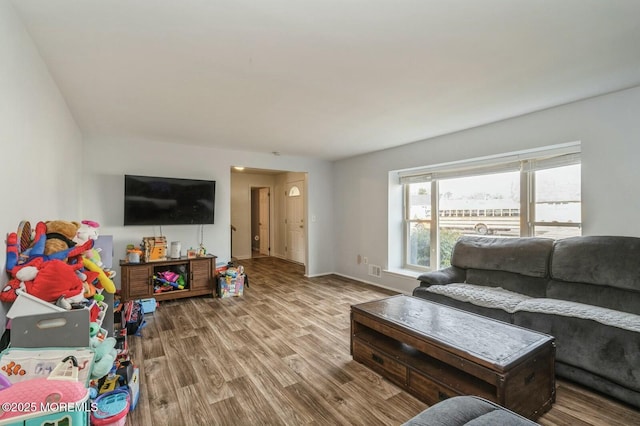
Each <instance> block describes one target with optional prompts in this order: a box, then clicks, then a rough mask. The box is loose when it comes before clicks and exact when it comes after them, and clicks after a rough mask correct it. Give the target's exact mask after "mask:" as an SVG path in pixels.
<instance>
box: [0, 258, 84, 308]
mask: <svg viewBox="0 0 640 426" xmlns="http://www.w3.org/2000/svg"><path fill="white" fill-rule="evenodd" d="M12 274H13V275H14V278H13V279H11V280H9V282H8V283H7V285H6V286H5V287H4V289H3V290H2V292H0V300H2V301H4V302H13V301H15V300H16V298H17V297H18V296H17V293H16V291H17V290H18V289H22V290H24V291H25V292H27V293H29V294H31V295H32V296H35V297H37V298H39V299H42V300H44V301H46V302H52V303H53V302H56V301H57V300H58V299H59V298H60V297H61V296H63V297H64V298H65V299H69V303H73V302H76V301H78V295H80V298H81V297H82V294H83V293H84V287H83V282H82V281H81V280H80V278H78V275H77V274H76V268H75V267H74V266H73V265H69V264H67V263H65V262H63V261H61V260H49V261H47V262H45V261H44V259H42V258H35V259H33V260H32V261H30V262H29V263H27V264H24V265H21V266H17V267H15V268H14V269H13V271H12Z"/></svg>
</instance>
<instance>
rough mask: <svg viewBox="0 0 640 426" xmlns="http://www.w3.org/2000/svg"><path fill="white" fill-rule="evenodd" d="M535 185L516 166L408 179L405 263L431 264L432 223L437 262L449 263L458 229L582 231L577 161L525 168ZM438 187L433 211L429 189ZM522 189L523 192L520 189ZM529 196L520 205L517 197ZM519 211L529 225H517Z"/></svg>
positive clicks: (511, 233)
mask: <svg viewBox="0 0 640 426" xmlns="http://www.w3.org/2000/svg"><path fill="white" fill-rule="evenodd" d="M530 173H531V174H532V176H531V178H532V182H533V185H531V186H530V187H532V188H535V189H534V191H532V192H533V193H532V194H528V193H527V192H526V191H527V189H528V187H529V186H528V185H521V182H520V180H521V179H523V178H526V176H527V174H523V173H520V172H519V171H514V172H507V173H495V174H486V175H478V176H470V177H461V178H452V179H441V180H439V181H438V182H437V185H432V183H431V182H421V183H410V184H407V186H408V191H407V201H408V206H407V208H408V211H407V213H409V214H408V218H407V220H408V225H409V226H408V235H407V237H408V252H407V263H408V264H409V265H415V266H419V267H426V268H429V267H431V266H432V265H431V262H432V260H431V257H432V252H431V239H432V237H433V233H432V232H431V229H432V227H437V230H438V239H439V243H440V244H439V247H438V250H439V254H440V256H439V257H440V265H439V267H444V266H448V264H449V258H450V255H451V249H452V248H453V245H454V244H455V241H456V240H457V239H458V238H459V237H460V236H461V235H491V236H498V237H518V236H528V235H532V236H533V235H535V236H541V237H548V238H554V239H557V238H564V237H568V236H574V235H580V233H581V228H580V225H581V215H580V210H581V193H580V165H579V164H577V165H570V166H563V167H555V168H552V169H545V170H538V171H533V172H530ZM434 187H437V188H438V215H437V218H436V217H433V216H432V214H431V211H432V197H431V191H432V190H433V188H434ZM523 188H527V189H525V193H524V194H522V193H521V192H522V189H523ZM522 197H525V198H524V199H525V200H528V199H530V200H532V201H533V202H532V204H531V207H530V208H529V207H526V206H527V203H524V206H525V207H526V208H525V209H524V211H522V212H521V210H522V209H523V207H522V205H523V204H522V203H521V198H522ZM521 215H525V217H524V221H525V223H530V224H531V225H530V227H527V228H526V229H521V226H520V224H521Z"/></svg>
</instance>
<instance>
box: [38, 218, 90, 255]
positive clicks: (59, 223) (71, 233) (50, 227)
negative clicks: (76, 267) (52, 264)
mask: <svg viewBox="0 0 640 426" xmlns="http://www.w3.org/2000/svg"><path fill="white" fill-rule="evenodd" d="M45 225H46V229H47V234H46V236H47V241H46V242H45V245H44V254H46V255H50V254H52V253H57V252H60V251H63V250H67V249H69V248H72V247H74V246H76V245H77V244H76V242H75V241H73V238H74V237H75V236H76V234H77V233H78V229H80V222H75V221H74V222H68V221H65V220H49V221H47V222H45ZM92 246H93V244H92Z"/></svg>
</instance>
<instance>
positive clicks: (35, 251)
mask: <svg viewBox="0 0 640 426" xmlns="http://www.w3.org/2000/svg"><path fill="white" fill-rule="evenodd" d="M46 233H47V225H46V224H45V223H44V222H38V224H37V225H36V231H35V236H34V239H33V242H32V244H31V247H30V248H29V249H28V251H26V252H24V253H18V250H19V249H18V248H17V245H18V244H20V242H19V241H18V235H17V234H16V233H13V232H12V233H11V234H9V235H8V236H7V264H6V270H7V273H9V275H10V276H12V273H13V269H14V268H15V267H16V266H19V265H24V264H27V263H29V262H31V261H32V260H33V259H36V258H40V259H42V260H44V261H47V260H53V259H57V260H63V261H66V262H67V263H79V262H80V260H79V257H80V256H82V253H84V252H86V251H87V250H90V249H91V248H92V247H93V242H94V241H93V240H91V239H90V240H88V241H87V242H85V243H84V244H82V245H76V246H72V247H70V248H66V249H64V250H61V251H57V252H54V253H50V254H48V255H47V254H45V246H46V242H47V235H46ZM26 253H28V256H26V257H25V256H24V255H25V254H26Z"/></svg>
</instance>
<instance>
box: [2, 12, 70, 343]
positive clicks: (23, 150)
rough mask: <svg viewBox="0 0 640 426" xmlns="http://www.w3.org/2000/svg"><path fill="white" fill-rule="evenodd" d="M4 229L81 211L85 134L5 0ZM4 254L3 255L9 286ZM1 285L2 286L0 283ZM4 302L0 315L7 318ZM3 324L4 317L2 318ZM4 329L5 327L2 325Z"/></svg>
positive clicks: (11, 229)
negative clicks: (79, 127) (80, 193)
mask: <svg viewBox="0 0 640 426" xmlns="http://www.w3.org/2000/svg"><path fill="white" fill-rule="evenodd" d="M0 58H2V59H1V60H0V94H1V95H0V96H1V98H2V100H1V101H0V158H2V167H0V174H1V176H2V181H3V186H2V208H0V229H1V230H2V231H1V232H2V235H3V241H4V235H5V234H6V233H8V232H15V231H16V229H17V227H18V224H19V223H20V221H21V220H29V221H30V222H31V223H32V224H33V225H34V226H35V223H36V222H37V221H40V220H48V219H68V220H70V219H74V218H77V217H78V214H79V212H80V198H79V192H80V191H79V188H80V174H81V171H82V137H81V134H80V131H79V130H78V127H77V126H76V124H75V121H74V120H73V117H72V116H71V114H70V113H69V110H68V108H67V105H66V103H65V101H64V99H63V98H62V96H61V94H60V92H59V91H58V87H57V86H56V84H55V83H54V81H53V79H52V78H51V75H50V74H49V71H48V70H47V67H46V65H45V64H44V62H43V61H42V59H41V57H40V55H39V53H38V51H37V49H36V47H35V45H34V44H33V42H32V40H31V38H30V36H29V34H28V33H27V31H26V29H25V27H24V26H23V24H22V22H21V21H20V19H19V18H18V16H17V15H16V14H15V12H14V10H13V7H12V6H11V4H10V3H9V2H8V1H6V0H0ZM5 265H6V262H5V256H4V255H1V256H0V271H3V272H2V273H1V274H0V284H1V285H2V287H4V283H6V281H7V276H6V274H5V273H4V269H5ZM0 288H1V287H0ZM4 308H5V307H0V318H4ZM0 330H4V321H2V320H0ZM0 332H1V331H0Z"/></svg>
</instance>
